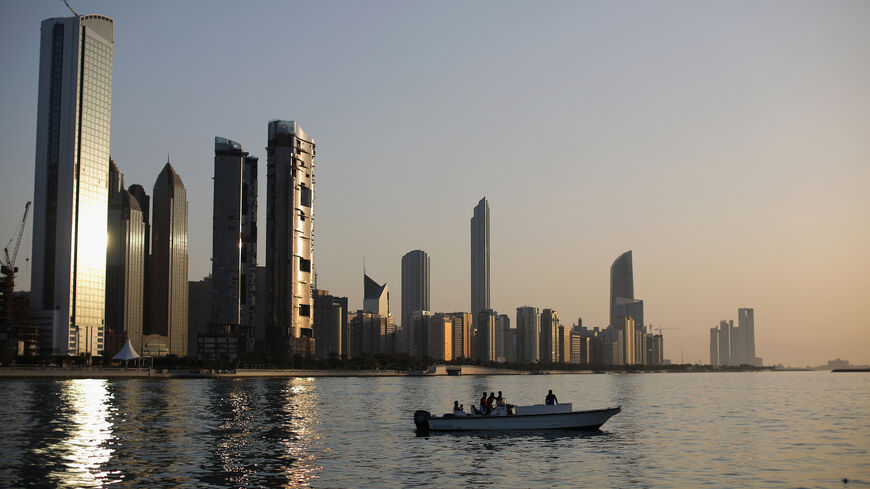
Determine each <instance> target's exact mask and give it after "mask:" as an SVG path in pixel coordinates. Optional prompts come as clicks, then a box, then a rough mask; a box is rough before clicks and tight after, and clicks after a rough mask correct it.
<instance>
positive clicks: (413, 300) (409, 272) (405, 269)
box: [402, 250, 453, 355]
mask: <svg viewBox="0 0 870 489" xmlns="http://www.w3.org/2000/svg"><path fill="white" fill-rule="evenodd" d="M428 310H430V309H429V255H427V254H426V252H425V251H422V250H414V251H409V252H408V253H405V256H403V257H402V325H404V324H405V321H406V320H407V318H408V315H409V314H411V313H412V312H414V311H428ZM452 354H453V353H452V351H451V355H452Z"/></svg>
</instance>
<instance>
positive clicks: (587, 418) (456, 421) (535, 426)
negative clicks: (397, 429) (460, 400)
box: [414, 407, 622, 432]
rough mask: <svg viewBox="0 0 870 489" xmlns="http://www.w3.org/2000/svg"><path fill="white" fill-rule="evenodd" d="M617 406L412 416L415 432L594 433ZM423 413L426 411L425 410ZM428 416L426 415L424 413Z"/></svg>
mask: <svg viewBox="0 0 870 489" xmlns="http://www.w3.org/2000/svg"><path fill="white" fill-rule="evenodd" d="M621 410H622V409H621V408H620V407H615V408H607V409H596V410H592V411H573V412H570V413H555V414H527V415H510V416H481V415H471V416H436V417H428V418H426V419H425V420H424V419H423V418H425V416H424V415H420V416H417V415H415V420H414V421H415V423H416V424H417V429H418V431H424V432H425V431H520V430H589V431H592V430H597V429H599V428H600V427H601V425H603V424H604V423H606V422H607V420H608V419H610V418H611V416H613V415H615V414H616V413H618V412H620V411H621ZM424 412H425V411H424ZM427 414H428V413H427Z"/></svg>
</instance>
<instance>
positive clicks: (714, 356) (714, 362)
mask: <svg viewBox="0 0 870 489" xmlns="http://www.w3.org/2000/svg"><path fill="white" fill-rule="evenodd" d="M710 366H711V367H717V366H719V330H718V329H716V328H710Z"/></svg>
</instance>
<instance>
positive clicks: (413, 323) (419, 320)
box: [402, 311, 434, 358]
mask: <svg viewBox="0 0 870 489" xmlns="http://www.w3.org/2000/svg"><path fill="white" fill-rule="evenodd" d="M433 316H434V314H433V313H432V312H431V311H413V312H411V314H409V315H408V319H407V324H406V325H404V327H403V328H402V333H403V335H404V336H405V339H404V343H405V346H406V348H407V353H408V355H411V356H412V357H414V358H425V357H426V356H427V355H429V320H430V319H431V318H432V317H433Z"/></svg>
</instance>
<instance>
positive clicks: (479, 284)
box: [471, 197, 490, 319]
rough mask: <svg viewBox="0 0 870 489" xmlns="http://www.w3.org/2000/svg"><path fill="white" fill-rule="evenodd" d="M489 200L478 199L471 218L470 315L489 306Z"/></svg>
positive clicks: (474, 314) (474, 315)
mask: <svg viewBox="0 0 870 489" xmlns="http://www.w3.org/2000/svg"><path fill="white" fill-rule="evenodd" d="M489 284H490V282H489V202H487V200H486V197H484V198H482V199H480V202H478V203H477V206H475V207H474V216H473V217H472V218H471V316H472V317H473V318H475V319H476V318H477V315H478V314H479V313H480V311H482V310H484V309H489V308H490V302H489V299H490V296H489V295H490V287H489Z"/></svg>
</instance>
